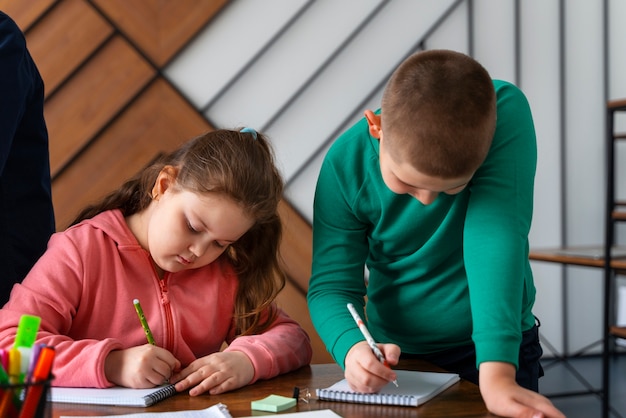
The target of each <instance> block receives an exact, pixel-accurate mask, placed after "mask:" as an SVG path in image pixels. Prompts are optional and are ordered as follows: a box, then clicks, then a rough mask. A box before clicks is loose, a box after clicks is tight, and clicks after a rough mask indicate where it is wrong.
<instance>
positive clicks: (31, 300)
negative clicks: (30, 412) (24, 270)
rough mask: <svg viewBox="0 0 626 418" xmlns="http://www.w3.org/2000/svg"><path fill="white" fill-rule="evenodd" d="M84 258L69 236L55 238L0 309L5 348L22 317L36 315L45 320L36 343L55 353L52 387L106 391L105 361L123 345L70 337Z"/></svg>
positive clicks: (0, 331) (0, 333) (1, 342)
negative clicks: (93, 388)
mask: <svg viewBox="0 0 626 418" xmlns="http://www.w3.org/2000/svg"><path fill="white" fill-rule="evenodd" d="M79 260H80V257H79V252H78V250H77V249H76V247H75V246H74V245H73V243H72V242H71V241H70V240H69V239H68V238H66V237H64V236H63V235H61V234H56V235H55V236H53V238H52V239H51V240H50V243H49V246H48V251H47V252H46V253H44V255H43V256H42V257H41V259H40V260H39V261H38V262H37V263H36V264H35V266H34V267H33V269H32V270H31V271H30V273H29V274H28V275H27V276H26V278H25V279H24V281H23V282H22V283H21V284H16V285H15V286H14V288H13V290H12V292H11V299H10V300H9V302H8V303H7V304H6V305H5V306H4V307H3V308H2V309H1V310H0V347H2V348H9V347H10V346H11V345H12V344H13V341H14V340H15V332H16V326H17V323H18V321H19V318H20V316H21V315H22V314H30V315H37V316H39V317H41V319H42V320H41V326H40V330H39V333H38V335H37V343H44V344H47V345H50V346H53V347H55V349H56V356H55V360H54V365H53V374H54V375H55V379H54V381H53V385H56V386H83V387H107V386H111V384H110V383H109V382H108V381H107V379H106V378H105V376H104V359H105V357H106V356H107V355H108V353H109V352H110V351H111V350H113V349H117V348H121V345H120V344H119V343H118V342H116V341H114V340H111V339H107V340H100V341H98V340H91V339H80V340H74V339H72V338H71V337H69V336H67V335H68V333H70V332H74V331H75V329H73V328H72V327H73V325H75V324H74V317H75V315H76V312H77V309H78V306H79V304H80V303H81V297H82V288H83V279H82V277H83V272H82V263H81V262H80V261H79ZM83 302H84V301H83ZM92 315H93V317H98V316H100V315H101V314H100V313H99V312H93V313H92ZM95 326H97V325H95Z"/></svg>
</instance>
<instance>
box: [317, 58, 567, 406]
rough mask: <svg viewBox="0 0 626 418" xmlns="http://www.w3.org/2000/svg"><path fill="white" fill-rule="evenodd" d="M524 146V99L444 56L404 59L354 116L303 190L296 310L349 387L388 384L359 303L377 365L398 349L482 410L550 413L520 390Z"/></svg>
mask: <svg viewBox="0 0 626 418" xmlns="http://www.w3.org/2000/svg"><path fill="white" fill-rule="evenodd" d="M536 153H537V150H536V142H535V132H534V126H533V122H532V116H531V112H530V109H529V106H528V103H527V101H526V98H525V97H524V95H523V94H522V93H521V92H520V91H519V90H518V89H517V88H516V87H515V86H513V85H511V84H509V83H506V82H502V81H494V80H491V78H490V76H489V74H488V73H487V71H486V70H485V69H484V68H483V67H482V66H481V65H480V64H479V63H477V62H476V61H475V60H473V59H472V58H470V57H468V56H466V55H464V54H461V53H457V52H453V51H445V50H435V51H425V52H420V53H417V54H414V55H412V56H411V57H409V58H408V59H407V60H405V61H404V62H403V63H402V64H401V65H400V67H399V68H398V69H396V71H395V72H394V74H393V75H392V77H391V79H390V80H389V82H388V84H387V86H386V88H385V92H384V94H383V99H382V105H381V111H380V113H374V112H372V111H369V110H368V111H366V112H365V119H364V120H362V121H360V122H358V123H357V124H356V125H355V126H353V127H352V128H351V129H349V130H348V131H347V132H346V133H345V134H344V135H342V136H341V137H340V138H339V139H338V140H337V141H336V142H335V143H334V144H333V146H332V147H331V149H330V150H329V152H328V155H327V156H326V158H325V160H324V163H323V165H322V168H321V172H320V175H319V179H318V184H317V189H316V194H315V206H314V221H313V272H312V277H311V281H310V286H309V294H308V301H309V309H310V311H311V316H312V318H313V323H314V325H315V327H316V329H317V331H318V333H319V334H320V336H321V338H322V339H323V340H324V342H325V344H326V346H327V347H328V349H329V351H330V352H331V354H332V355H333V356H334V358H335V360H336V361H337V362H338V363H339V364H340V365H341V366H342V367H344V369H345V375H346V378H347V379H348V381H349V383H350V384H351V386H352V387H353V389H355V390H358V391H363V392H374V391H377V390H378V389H380V388H381V387H382V386H383V385H385V384H386V383H387V382H388V381H392V380H394V379H395V377H396V376H395V373H394V372H393V371H392V370H390V369H388V368H386V367H384V366H383V365H382V364H381V363H380V362H379V361H378V360H377V359H376V357H375V356H374V354H373V353H372V351H371V349H370V348H369V347H368V345H367V343H366V342H365V341H363V337H362V335H361V333H360V331H359V329H358V328H357V327H356V326H355V324H354V321H353V320H352V317H351V315H350V313H349V312H348V310H347V308H346V304H347V303H349V302H351V303H353V304H354V305H355V306H357V307H358V309H359V310H361V311H362V309H363V308H362V307H363V305H364V300H365V297H367V321H368V326H369V329H370V331H371V333H372V335H373V337H374V339H376V340H377V341H380V342H384V344H380V347H381V350H382V351H383V353H384V355H385V356H386V357H387V360H388V362H389V363H390V364H392V365H395V364H397V362H398V360H399V357H400V353H401V352H402V356H403V357H405V356H406V357H416V358H423V359H425V360H427V361H429V362H431V363H433V364H436V365H438V366H440V367H442V368H444V369H447V370H450V371H454V372H457V373H459V374H460V375H461V376H462V377H463V378H465V379H468V380H471V381H473V382H475V383H478V384H479V385H480V390H481V394H482V396H483V399H484V400H485V404H486V406H487V408H488V409H489V410H490V411H491V412H493V413H495V414H498V415H502V416H546V417H562V416H563V415H562V414H561V413H560V412H559V411H558V410H557V409H556V408H555V407H554V406H553V405H552V403H551V402H550V401H549V400H548V399H546V398H545V397H543V396H541V395H539V394H538V393H536V392H537V390H538V379H539V376H541V375H542V374H543V372H542V369H541V365H540V364H539V359H540V357H541V354H542V350H541V346H540V345H539V338H538V331H537V325H536V324H535V317H534V316H533V314H532V306H533V303H534V300H535V288H534V284H533V278H532V272H531V270H530V263H529V261H528V232H529V229H530V223H531V217H532V208H533V183H534V175H535V168H536V159H537V155H536ZM364 266H367V269H368V272H369V276H368V279H367V280H366V281H364V280H363V272H364ZM479 371H480V373H479ZM398 383H399V384H400V385H401V384H402V382H398Z"/></svg>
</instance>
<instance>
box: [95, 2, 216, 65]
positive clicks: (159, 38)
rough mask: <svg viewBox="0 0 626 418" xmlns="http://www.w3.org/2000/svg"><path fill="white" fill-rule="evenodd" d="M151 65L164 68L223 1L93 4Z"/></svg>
mask: <svg viewBox="0 0 626 418" xmlns="http://www.w3.org/2000/svg"><path fill="white" fill-rule="evenodd" d="M93 3H94V4H96V5H97V6H98V7H99V8H100V9H101V10H102V11H103V12H104V13H105V14H107V15H108V16H109V17H110V18H111V20H112V21H113V22H115V24H116V25H117V26H118V27H119V28H120V30H121V31H122V32H124V33H125V34H126V35H127V36H128V37H129V38H130V39H132V40H133V42H135V43H136V45H137V46H138V48H139V49H141V50H142V51H143V52H144V53H145V54H146V55H147V56H148V57H149V58H150V59H151V60H152V61H153V62H154V63H156V64H157V65H159V66H162V65H164V64H165V63H166V62H168V61H169V60H170V58H171V57H172V56H173V55H174V54H176V52H178V51H180V49H181V48H182V47H183V46H185V44H186V43H187V42H188V41H189V39H190V38H191V37H192V36H193V35H195V34H196V33H197V32H198V31H199V30H200V29H201V28H203V27H204V26H205V25H206V23H207V19H206V17H207V16H213V15H214V14H215V13H217V12H218V11H219V10H220V9H221V8H222V7H223V6H224V5H225V4H226V3H227V0H212V1H207V0H176V1H128V0H94V1H93Z"/></svg>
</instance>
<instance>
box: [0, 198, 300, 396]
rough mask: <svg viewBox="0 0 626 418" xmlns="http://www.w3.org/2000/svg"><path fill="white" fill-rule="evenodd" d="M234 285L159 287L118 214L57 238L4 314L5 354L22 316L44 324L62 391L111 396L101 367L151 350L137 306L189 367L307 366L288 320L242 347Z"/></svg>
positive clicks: (197, 281)
mask: <svg viewBox="0 0 626 418" xmlns="http://www.w3.org/2000/svg"><path fill="white" fill-rule="evenodd" d="M237 284H238V281H237V278H236V276H235V274H234V272H233V270H232V267H231V266H230V264H228V263H227V262H225V261H221V260H217V261H215V262H213V263H211V264H210V265H208V266H206V267H202V268H199V269H194V270H185V271H182V272H179V273H166V274H165V276H164V278H163V280H159V278H158V276H157V274H156V272H155V269H154V267H153V265H152V261H151V259H150V255H149V253H148V252H147V251H146V250H144V249H143V248H141V247H140V246H139V244H138V243H137V240H136V239H135V237H134V235H133V234H132V233H131V231H130V230H129V229H128V226H127V225H126V222H125V220H124V217H123V216H122V214H121V213H120V212H119V211H118V210H114V211H108V212H103V213H101V214H99V215H97V216H95V217H94V218H92V219H89V220H86V221H84V222H82V223H80V224H79V225H75V226H73V227H71V228H69V229H67V230H66V231H64V232H60V233H56V234H54V235H53V236H52V238H51V239H50V242H49V243H48V250H47V251H46V253H45V254H44V255H43V256H42V257H41V259H40V260H39V261H38V262H37V264H35V266H34V267H33V269H32V270H31V271H30V273H29V274H28V276H27V277H26V278H25V279H24V281H23V282H22V284H17V285H15V287H14V288H13V290H12V292H11V300H10V301H9V302H8V303H7V304H6V305H5V306H4V307H3V308H2V309H1V310H0V347H3V348H5V349H6V348H10V347H11V346H12V344H13V341H14V339H15V331H16V325H17V323H18V321H19V318H20V316H21V315H22V314H31V315H38V316H40V317H41V318H42V321H41V328H40V331H39V334H38V335H37V342H42V343H45V344H48V345H51V346H54V347H55V348H56V358H55V361H54V368H53V373H54V375H55V380H54V382H53V384H54V385H56V386H79V387H108V386H112V384H111V382H109V381H108V380H107V379H106V377H105V375H104V360H105V358H106V356H107V355H108V354H109V352H111V351H112V350H118V349H124V348H129V347H133V346H138V345H143V344H146V342H147V341H146V336H145V334H144V331H143V329H142V327H141V325H140V323H139V319H138V318H137V313H136V312H135V308H134V305H133V299H139V301H140V302H141V305H142V308H143V311H144V313H145V315H146V319H147V321H148V324H149V325H150V329H151V330H152V334H153V335H154V339H155V342H156V344H157V345H159V346H160V347H164V348H166V349H167V350H169V351H170V352H172V354H173V355H174V356H175V357H176V358H177V359H178V360H180V362H181V363H182V365H183V367H185V366H187V365H188V364H189V363H191V362H192V361H193V360H195V359H197V358H199V357H203V356H206V355H208V354H211V353H214V352H217V351H219V350H220V348H221V346H222V343H223V342H226V343H227V344H228V347H227V348H226V349H225V350H226V351H235V350H236V351H241V352H243V353H245V354H247V355H248V357H249V358H250V359H251V360H252V364H253V365H254V370H255V373H254V378H253V380H252V382H254V381H256V380H258V379H268V378H271V377H274V376H277V375H279V374H282V373H286V372H288V371H291V370H294V369H297V368H299V367H301V366H303V365H306V364H308V363H309V362H310V360H311V354H312V349H311V344H310V340H309V337H308V335H307V334H306V332H305V331H304V330H303V329H302V328H301V327H300V326H299V325H298V324H297V323H296V322H295V321H293V320H292V319H290V318H289V317H288V316H287V315H286V314H285V313H284V312H282V311H280V314H279V316H278V318H277V319H276V321H275V322H274V324H273V325H272V327H271V328H270V329H268V330H267V331H265V332H264V333H263V334H259V335H254V336H245V337H238V338H235V335H234V330H233V327H232V325H233V310H234V298H235V293H236V291H237Z"/></svg>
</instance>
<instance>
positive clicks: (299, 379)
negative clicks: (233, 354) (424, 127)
mask: <svg viewBox="0 0 626 418" xmlns="http://www.w3.org/2000/svg"><path fill="white" fill-rule="evenodd" d="M398 368H399V369H409V370H424V371H437V370H438V369H436V368H435V367H433V366H431V365H429V364H427V363H424V362H421V361H417V360H409V361H403V362H401V364H400V365H399V366H398ZM342 378H343V372H342V370H341V368H340V367H339V366H337V365H336V364H314V365H311V366H306V367H303V368H301V369H299V370H296V371H294V372H291V373H287V374H285V375H282V376H278V377H276V378H274V379H271V380H267V381H259V382H257V383H255V384H253V385H250V386H246V387H243V388H241V389H238V390H236V391H233V392H229V393H225V394H222V395H214V396H209V395H203V396H197V397H190V396H188V395H187V394H186V393H181V394H178V395H175V396H173V397H171V398H169V399H166V400H163V401H161V402H159V403H158V404H156V405H154V406H152V407H149V408H132V407H111V406H101V405H77V404H63V403H53V404H52V417H53V418H58V417H60V416H72V415H89V416H102V415H116V414H131V413H140V412H164V411H177V410H194V409H204V408H208V407H210V406H211V405H214V404H216V403H219V402H221V403H223V404H226V405H227V406H228V409H229V410H230V413H231V414H232V416H233V417H248V416H273V415H280V414H274V413H269V412H259V411H254V412H253V411H251V410H250V402H251V401H253V400H256V399H261V398H264V397H266V396H268V395H271V394H276V395H283V396H292V394H293V389H294V387H299V388H300V389H301V390H302V389H304V388H308V389H309V390H310V392H311V395H312V399H311V400H310V401H309V403H308V404H307V403H305V402H303V401H299V402H298V405H297V406H296V407H294V408H290V409H288V410H287V411H284V413H290V412H301V411H309V410H318V409H332V410H333V411H334V412H336V413H337V414H339V415H341V416H342V417H344V418H352V417H354V418H356V417H358V418H367V417H372V418H374V417H375V418H381V417H389V418H395V417H402V418H406V417H420V418H424V417H438V418H439V417H465V418H470V417H493V416H494V415H492V414H490V413H488V412H487V409H486V407H485V404H484V402H483V400H482V398H481V396H480V392H479V390H478V386H476V385H474V384H473V383H470V382H467V381H464V380H462V381H460V382H458V383H455V384H454V385H453V386H451V387H450V388H449V389H447V390H446V391H444V392H443V393H441V394H439V395H438V396H436V397H435V398H433V399H432V400H430V401H428V402H427V403H425V404H423V405H420V406H418V407H417V408H415V407H407V406H382V405H363V404H352V403H345V402H331V401H318V400H317V399H314V397H315V389H316V388H318V389H319V388H324V387H327V386H330V385H331V384H333V383H335V382H336V381H338V380H341V379H342Z"/></svg>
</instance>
